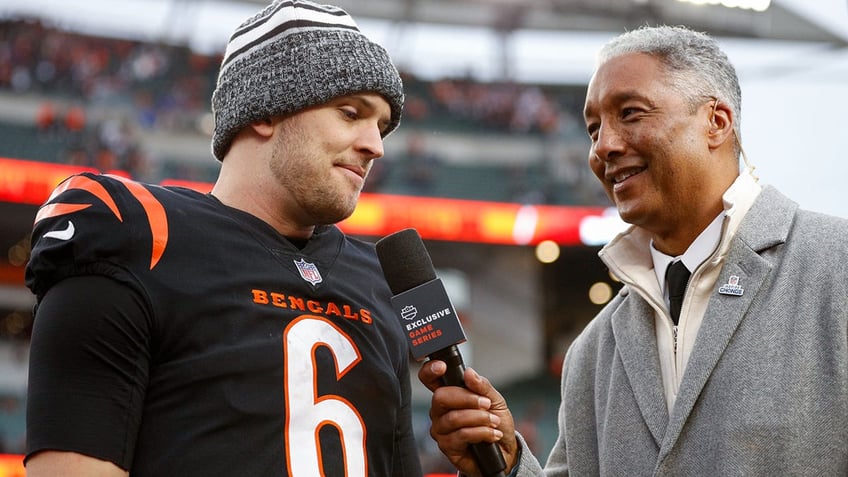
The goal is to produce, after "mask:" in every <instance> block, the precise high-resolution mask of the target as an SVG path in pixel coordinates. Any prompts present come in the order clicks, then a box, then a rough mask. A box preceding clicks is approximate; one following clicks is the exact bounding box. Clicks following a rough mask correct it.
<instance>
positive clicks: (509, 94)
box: [0, 19, 603, 205]
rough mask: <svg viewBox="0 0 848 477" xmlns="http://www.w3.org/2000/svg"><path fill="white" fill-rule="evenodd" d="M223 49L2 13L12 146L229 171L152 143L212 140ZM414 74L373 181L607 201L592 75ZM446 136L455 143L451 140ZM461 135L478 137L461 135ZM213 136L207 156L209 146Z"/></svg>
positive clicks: (33, 154)
mask: <svg viewBox="0 0 848 477" xmlns="http://www.w3.org/2000/svg"><path fill="white" fill-rule="evenodd" d="M220 59H221V56H220V54H218V55H204V54H199V53H195V52H193V51H192V50H190V49H189V48H187V47H185V46H178V45H170V44H163V43H149V42H141V41H136V40H129V39H118V38H103V37H94V36H88V35H84V34H80V33H75V32H70V31H65V30H62V29H61V28H58V27H54V26H50V25H45V24H43V23H42V22H41V21H40V20H37V19H5V20H0V104H6V107H4V108H0V109H5V110H6V111H7V114H3V113H2V111H0V155H2V156H6V157H16V158H22V159H31V160H40V161H48V162H60V163H70V164H77V165H85V166H91V167H95V168H98V169H101V170H109V169H116V168H117V169H122V170H125V171H127V172H129V173H130V175H132V176H133V177H135V178H138V179H141V180H147V181H152V182H157V181H160V180H161V179H163V178H170V179H184V180H196V181H207V182H211V181H213V180H214V178H215V176H216V173H217V163H216V162H215V161H214V159H212V157H211V154H207V155H208V159H209V160H208V161H205V160H193V161H191V160H185V158H183V157H180V152H178V151H169V150H167V148H164V149H163V148H161V147H158V148H156V147H151V146H153V144H151V142H150V141H151V140H150V139H149V138H150V137H163V136H166V137H167V136H170V137H196V138H197V139H203V140H204V141H207V144H208V137H209V130H210V129H209V128H210V126H209V124H210V122H211V117H210V113H209V98H210V97H211V94H212V90H213V88H214V84H215V79H216V74H217V70H218V66H219V64H220ZM403 76H404V86H405V90H406V94H407V99H406V105H405V108H404V109H405V110H404V126H403V128H401V130H400V132H399V134H397V135H396V136H397V137H389V139H388V141H387V156H386V157H385V160H383V161H378V163H379V164H378V166H377V167H375V170H374V171H373V173H372V177H371V178H370V179H369V184H368V188H369V189H368V190H369V191H374V192H388V193H399V194H408V195H430V196H441V197H456V198H466V199H483V200H497V201H506V202H528V203H547V204H580V205H594V204H597V203H599V201H602V200H603V198H602V197H601V196H600V194H599V190H598V189H597V188H596V187H595V186H594V181H591V180H585V179H586V177H585V174H586V173H587V171H586V168H585V166H584V159H585V156H584V154H585V150H586V142H585V141H586V139H585V133H583V131H582V126H581V123H582V122H581V121H580V120H579V118H581V117H582V112H581V108H582V102H583V87H582V86H568V85H527V84H516V83H511V82H499V83H481V82H477V81H474V79H473V78H469V77H455V78H443V79H439V80H435V81H424V80H421V79H418V78H415V77H414V76H413V75H411V74H407V73H405V74H404V75H403ZM12 104H15V105H17V106H18V107H17V108H13V107H11V105H12ZM22 113H23V114H22ZM443 135H449V136H451V137H453V138H454V141H453V142H452V143H451V142H450V141H444V142H443V141H442V140H443V139H446V137H445V136H443ZM493 135H495V136H497V137H498V138H499V141H500V143H501V144H502V143H503V141H508V142H511V147H508V148H497V149H494V150H487V149H485V148H481V149H478V151H479V152H477V154H479V157H469V154H468V148H469V145H470V144H473V143H475V142H477V143H480V144H483V143H485V142H486V140H487V138H490V137H492V136H493ZM457 142H460V143H464V144H465V147H459V148H457V147H454V146H452V145H451V144H454V145H455V144H456V143H457ZM197 143H198V144H202V143H200V142H199V141H198V142H197ZM392 144H397V146H396V147H394V148H392V147H390V146H391V145H392ZM201 147H202V148H203V149H202V150H196V151H194V154H195V155H197V154H204V153H208V146H207V145H203V146H201ZM516 150H517V151H520V152H519V153H518V154H516V153H515V152H514V151H516ZM492 182H494V183H492Z"/></svg>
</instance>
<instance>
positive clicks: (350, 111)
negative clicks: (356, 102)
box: [341, 108, 359, 119]
mask: <svg viewBox="0 0 848 477" xmlns="http://www.w3.org/2000/svg"><path fill="white" fill-rule="evenodd" d="M341 112H342V114H344V115H345V116H347V117H348V119H358V118H359V113H358V112H357V111H356V109H354V108H341Z"/></svg>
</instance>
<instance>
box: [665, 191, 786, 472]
mask: <svg viewBox="0 0 848 477" xmlns="http://www.w3.org/2000/svg"><path fill="white" fill-rule="evenodd" d="M796 210H797V204H795V203H794V202H792V201H790V200H789V199H787V198H786V197H784V196H783V195H781V194H780V193H779V192H777V191H776V190H775V189H773V188H771V187H767V188H765V189H764V190H763V192H762V193H761V194H760V197H759V198H758V199H757V201H756V202H755V203H754V205H753V206H752V207H751V210H749V211H748V214H747V215H746V217H745V219H744V222H743V223H742V224H741V226H740V228H739V231H738V232H737V235H736V237H735V238H734V239H733V243H732V245H731V247H730V250H729V251H728V254H727V258H726V260H725V265H724V267H723V268H722V271H721V274H720V275H719V278H718V282H717V283H716V285H715V290H714V292H713V296H712V297H711V298H710V302H709V304H708V306H707V310H706V314H705V315H704V321H703V324H702V325H701V329H700V331H699V332H698V337H697V339H696V340H695V347H694V349H693V351H692V354H691V356H690V359H689V363H688V364H687V366H686V371H685V374H684V375H683V380H682V381H681V383H680V389H679V391H678V394H677V400H676V401H675V404H674V408H673V409H672V413H671V416H670V417H669V424H668V430H667V434H666V436H665V440H664V442H663V444H662V446H661V450H660V458H661V459H662V457H664V455H666V454H667V453H668V452H669V451H670V450H671V448H672V447H673V445H674V443H675V442H676V441H677V438H678V437H679V435H680V433H681V431H682V430H683V426H684V425H685V423H686V420H687V419H688V418H689V415H690V413H691V412H692V409H693V408H694V406H695V403H696V402H697V400H698V397H699V396H700V394H701V391H702V390H703V388H704V386H705V385H706V382H707V380H708V379H709V377H710V374H711V373H712V372H713V369H715V366H716V364H717V363H718V361H719V360H720V359H721V355H722V353H724V350H725V349H726V348H727V346H728V344H729V343H730V340H731V339H732V338H733V334H734V332H735V331H736V329H737V327H738V326H739V324H740V323H741V322H742V320H743V319H744V317H745V315H746V313H747V312H748V309H749V308H750V306H751V303H752V302H753V301H754V298H755V297H756V296H757V294H758V292H759V290H760V288H761V287H762V286H763V284H764V283H765V282H766V280H767V279H768V277H769V274H770V273H771V271H772V269H773V266H774V265H773V264H772V263H771V262H770V261H769V260H768V258H767V257H765V256H764V255H762V252H763V250H766V249H768V248H769V247H773V246H774V245H777V244H780V243H783V242H785V240H786V236H787V235H788V233H789V229H790V228H791V225H792V220H793V218H794V214H795V211H796ZM734 277H735V278H734ZM734 283H736V284H737V285H738V286H739V287H741V288H742V290H743V293H742V294H741V295H735V294H727V293H719V289H720V288H721V287H722V286H726V285H732V284H734ZM731 288H732V287H731ZM725 290H726V289H725ZM737 290H738V289H737Z"/></svg>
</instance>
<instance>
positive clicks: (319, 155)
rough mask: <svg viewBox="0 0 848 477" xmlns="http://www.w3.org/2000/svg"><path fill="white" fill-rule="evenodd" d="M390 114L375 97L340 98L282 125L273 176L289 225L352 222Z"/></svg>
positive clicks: (371, 95) (299, 113)
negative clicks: (351, 217) (346, 219)
mask: <svg viewBox="0 0 848 477" xmlns="http://www.w3.org/2000/svg"><path fill="white" fill-rule="evenodd" d="M390 118H391V110H390V108H389V104H388V103H387V102H386V100H385V99H384V98H383V97H382V96H380V95H378V94H373V93H362V94H356V95H351V96H343V97H339V98H336V99H334V100H332V101H330V102H329V103H326V104H323V105H320V106H316V107H313V108H308V109H306V110H303V111H300V112H298V113H296V114H293V115H291V116H287V117H285V118H282V119H281V120H279V124H277V126H276V128H277V134H276V136H277V138H276V139H275V143H274V149H273V154H272V157H271V160H270V170H271V174H272V176H273V180H274V181H275V182H276V186H279V189H278V190H279V191H281V197H279V198H278V199H277V200H278V201H279V203H280V204H281V207H283V208H284V209H285V211H286V212H285V213H286V215H287V216H288V218H289V220H290V221H291V222H293V223H295V224H298V225H299V226H313V225H322V224H333V223H336V222H339V221H341V220H344V219H345V218H347V217H349V216H350V215H351V214H352V213H353V210H354V208H355V207H356V203H357V201H358V199H359V193H360V191H361V190H362V186H363V184H364V182H365V178H366V177H367V175H368V172H369V171H370V170H371V165H372V163H373V160H374V159H377V158H379V157H382V155H383V138H382V133H383V131H385V129H386V127H387V126H388V124H389V122H390Z"/></svg>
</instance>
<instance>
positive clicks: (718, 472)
mask: <svg viewBox="0 0 848 477" xmlns="http://www.w3.org/2000/svg"><path fill="white" fill-rule="evenodd" d="M731 276H736V277H739V283H740V284H744V293H743V294H742V295H741V296H740V295H730V294H722V293H718V288H719V286H721V284H727V283H729V280H730V278H731ZM559 430H560V434H559V437H558V439H557V441H556V443H555V444H554V447H553V450H552V451H551V454H550V456H549V458H548V463H547V465H546V466H545V470H544V471H543V470H542V469H541V468H540V466H539V464H538V463H537V462H536V460H535V459H534V458H533V457H532V456H531V455H530V452H529V451H528V450H527V448H526V446H525V447H524V449H523V452H522V458H521V461H520V463H519V468H518V475H519V476H527V475H534V476H535V475H548V476H554V475H555V476H565V475H570V476H593V475H603V476H619V475H620V476H652V475H656V476H746V477H747V476H778V475H780V476H848V220H844V219H841V218H835V217H830V216H826V215H823V214H819V213H815V212H809V211H803V210H801V209H799V208H798V205H797V204H796V203H794V202H792V201H791V200H789V199H788V198H786V197H785V196H783V195H782V194H780V193H779V192H778V191H777V190H775V189H774V188H772V187H766V188H764V190H763V191H762V193H760V195H759V197H758V198H757V199H756V202H755V203H754V205H753V206H752V208H751V209H750V210H749V211H748V214H747V215H746V216H745V217H744V219H743V222H742V223H741V224H740V228H739V230H738V233H737V235H736V236H735V237H734V238H733V239H732V244H731V248H730V250H729V253H728V256H727V260H726V262H725V264H724V266H723V268H722V271H721V275H720V276H719V279H718V282H717V284H716V291H715V292H714V293H713V295H712V296H711V297H710V301H709V305H708V308H707V310H706V315H705V316H704V320H703V324H702V325H701V329H700V331H699V334H698V337H697V340H696V343H695V348H694V350H693V352H692V355H691V357H690V360H689V362H688V364H687V367H686V370H685V374H684V377H683V380H682V382H681V385H680V389H679V392H678V395H677V400H676V402H675V404H674V407H673V409H672V411H671V413H670V414H669V412H668V411H667V406H666V401H665V398H664V395H663V386H662V378H661V374H660V363H659V357H658V354H657V343H656V335H655V328H654V311H653V310H652V308H651V307H650V305H649V304H648V303H647V302H646V301H645V300H644V299H643V298H642V297H641V296H639V294H638V293H635V292H632V291H631V290H629V289H628V287H626V286H625V287H624V288H622V290H621V292H620V293H619V294H618V296H617V297H616V298H614V299H613V300H612V301H611V302H610V303H609V304H608V305H607V306H606V307H605V308H604V309H603V310H602V311H601V312H600V313H599V315H598V316H597V317H596V318H595V319H594V320H593V321H592V322H591V323H590V324H589V325H588V326H587V327H586V329H585V330H584V331H583V332H582V333H581V335H580V336H579V337H578V338H577V339H576V340H575V342H574V343H573V344H572V346H571V347H570V348H569V350H568V353H567V355H566V358H565V363H564V369H563V374H562V404H561V407H560V411H559Z"/></svg>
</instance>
